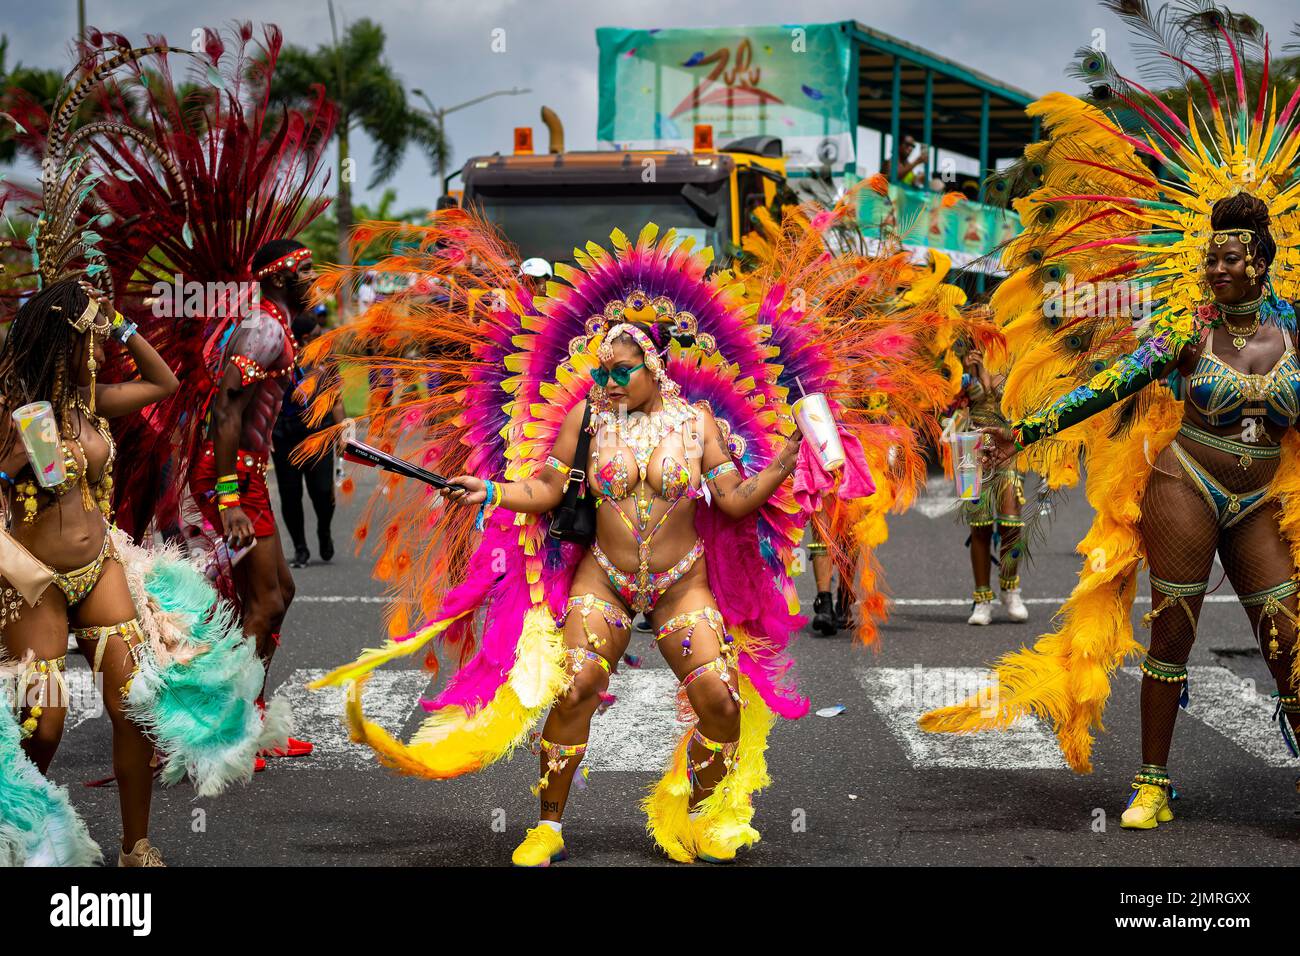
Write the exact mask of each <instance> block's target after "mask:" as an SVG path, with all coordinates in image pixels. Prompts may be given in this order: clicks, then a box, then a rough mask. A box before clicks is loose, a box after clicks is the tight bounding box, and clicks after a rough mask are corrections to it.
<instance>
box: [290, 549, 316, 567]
mask: <svg viewBox="0 0 1300 956" xmlns="http://www.w3.org/2000/svg"><path fill="white" fill-rule="evenodd" d="M310 561H311V552H310V551H308V550H307V549H306V548H295V549H294V552H293V560H292V561H290V562H289V567H291V568H305V567H307V565H308V563H309V562H310Z"/></svg>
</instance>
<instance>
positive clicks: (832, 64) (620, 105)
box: [596, 23, 857, 172]
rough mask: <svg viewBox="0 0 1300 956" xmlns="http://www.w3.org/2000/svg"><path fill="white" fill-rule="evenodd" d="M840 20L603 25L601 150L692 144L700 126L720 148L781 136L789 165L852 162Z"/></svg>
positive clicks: (845, 46) (853, 118)
mask: <svg viewBox="0 0 1300 956" xmlns="http://www.w3.org/2000/svg"><path fill="white" fill-rule="evenodd" d="M841 26H842V25H841V24H839V23H809V24H790V25H786V26H772V27H717V28H710V29H700V30H689V29H673V30H625V29H621V28H618V27H601V28H600V29H598V30H597V31H596V42H597V44H598V45H599V47H600V116H599V121H598V126H597V133H596V135H597V138H598V139H599V141H600V145H601V146H602V147H603V148H606V149H673V148H683V149H690V148H691V146H692V143H693V137H694V128H695V125H696V124H697V123H708V124H711V125H712V126H713V141H714V145H715V147H716V148H718V149H722V148H723V147H725V146H726V145H727V143H729V142H731V141H733V140H737V139H741V138H744V137H747V136H760V135H766V136H778V137H780V138H781V141H782V145H783V148H784V150H785V154H786V157H787V160H788V163H789V165H790V167H792V168H799V167H809V166H824V165H826V164H829V165H830V166H831V168H832V169H834V170H835V171H837V172H838V171H841V170H843V169H844V168H845V167H846V165H848V164H850V163H852V162H853V159H854V154H853V151H854V145H855V142H856V136H857V114H856V111H857V102H856V93H857V91H856V90H854V91H852V99H851V98H850V90H849V87H850V67H851V64H852V54H853V51H852V46H851V43H850V40H849V36H848V33H847V32H846V31H845V30H844V29H842V28H841Z"/></svg>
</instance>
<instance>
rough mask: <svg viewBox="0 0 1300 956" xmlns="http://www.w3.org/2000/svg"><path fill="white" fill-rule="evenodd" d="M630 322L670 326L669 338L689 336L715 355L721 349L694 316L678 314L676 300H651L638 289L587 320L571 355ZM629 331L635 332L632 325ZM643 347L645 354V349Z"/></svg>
mask: <svg viewBox="0 0 1300 956" xmlns="http://www.w3.org/2000/svg"><path fill="white" fill-rule="evenodd" d="M629 322H640V323H641V324H642V325H655V324H657V323H663V324H665V325H667V327H668V332H669V334H670V335H672V336H674V337H686V336H689V337H691V338H693V339H695V344H696V346H698V347H699V348H700V349H702V350H703V351H705V352H712V351H714V350H716V349H717V347H718V346H717V341H716V340H715V339H714V338H713V336H712V335H709V334H708V333H707V332H706V333H704V334H700V331H699V320H698V319H696V318H695V315H694V314H693V313H691V312H678V311H677V307H676V306H674V305H673V300H672V299H670V298H668V296H666V295H660V296H656V297H654V298H653V299H652V298H651V297H650V295H649V294H648V293H646V292H644V291H642V290H641V289H636V290H634V291H632V292H630V293H629V294H628V295H627V297H626V298H623V299H614V300H612V301H610V302H609V303H608V304H607V305H606V306H605V311H604V312H603V313H601V314H600V315H593V316H591V317H590V318H589V319H587V322H586V324H585V331H586V333H587V334H586V335H579V336H577V337H575V338H574V339H573V340H571V341H570V342H569V354H570V355H577V354H579V353H580V352H585V351H587V347H588V345H589V344H590V340H591V339H592V338H594V337H595V336H597V335H600V334H601V333H602V332H605V330H607V329H609V328H611V327H613V326H617V325H620V324H622V325H626V324H627V323H629ZM627 328H628V329H630V330H632V327H631V326H627ZM633 331H639V330H633ZM610 338H611V336H606V338H605V340H606V341H608V340H609V339H610ZM642 348H643V351H644V346H643V347H642ZM651 348H653V346H651Z"/></svg>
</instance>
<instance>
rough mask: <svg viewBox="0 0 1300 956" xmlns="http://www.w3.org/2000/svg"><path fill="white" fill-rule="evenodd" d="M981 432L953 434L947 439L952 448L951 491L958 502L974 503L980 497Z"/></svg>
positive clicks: (982, 435) (982, 434)
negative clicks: (954, 493)
mask: <svg viewBox="0 0 1300 956" xmlns="http://www.w3.org/2000/svg"><path fill="white" fill-rule="evenodd" d="M983 437H984V433H983V432H973V431H972V432H954V433H953V434H952V435H951V436H950V437H949V438H948V444H949V445H951V446H952V482H953V490H954V492H956V495H957V498H958V500H960V501H975V500H977V499H978V498H979V496H980V487H981V472H982V470H983V469H982V468H981V466H980V454H979V447H980V439H982V438H983Z"/></svg>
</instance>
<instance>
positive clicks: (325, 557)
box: [320, 538, 334, 564]
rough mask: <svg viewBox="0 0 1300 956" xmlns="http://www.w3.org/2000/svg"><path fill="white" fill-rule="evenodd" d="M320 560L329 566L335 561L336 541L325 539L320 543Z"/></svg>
mask: <svg viewBox="0 0 1300 956" xmlns="http://www.w3.org/2000/svg"><path fill="white" fill-rule="evenodd" d="M320 559H321V560H322V561H324V562H325V563H326V564H328V563H329V562H330V561H333V560H334V539H333V538H325V539H324V540H322V541H321V543H320Z"/></svg>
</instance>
